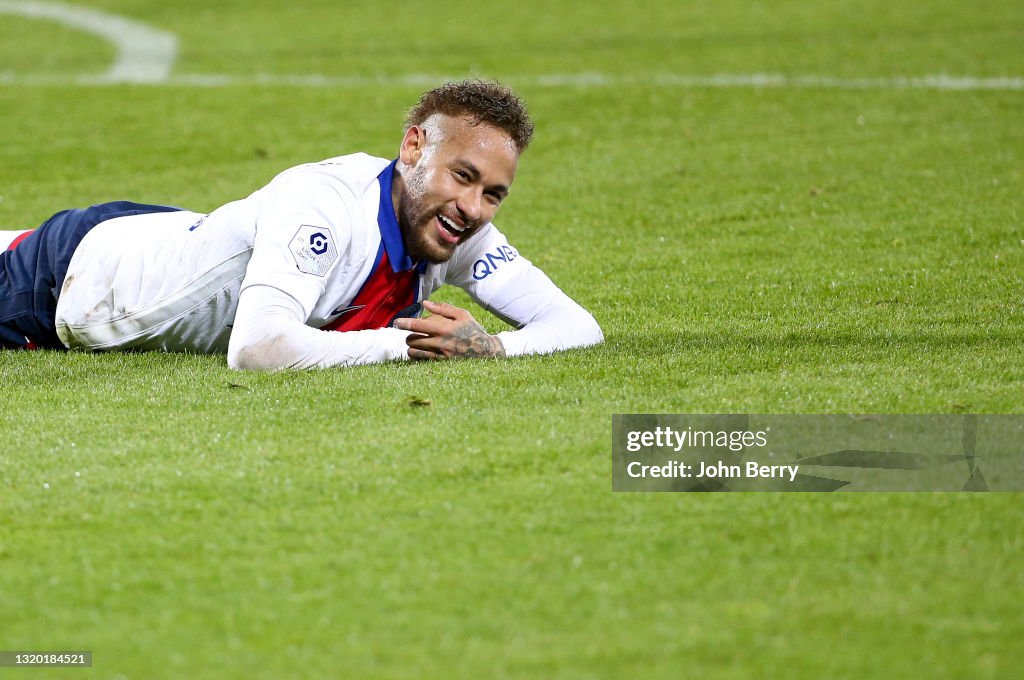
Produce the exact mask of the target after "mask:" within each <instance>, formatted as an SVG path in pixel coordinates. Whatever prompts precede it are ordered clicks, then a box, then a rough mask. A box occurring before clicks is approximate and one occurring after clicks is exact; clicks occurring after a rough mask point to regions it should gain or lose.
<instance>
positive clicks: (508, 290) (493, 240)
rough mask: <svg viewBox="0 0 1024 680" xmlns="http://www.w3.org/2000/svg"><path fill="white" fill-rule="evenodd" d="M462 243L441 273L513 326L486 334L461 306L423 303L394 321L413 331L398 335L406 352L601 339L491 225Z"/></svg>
mask: <svg viewBox="0 0 1024 680" xmlns="http://www.w3.org/2000/svg"><path fill="white" fill-rule="evenodd" d="M465 245H466V247H465V249H464V250H463V251H462V252H461V253H458V254H457V255H456V257H455V258H453V260H452V263H451V266H450V267H449V269H448V273H447V277H446V281H447V282H448V283H451V284H454V285H458V286H460V287H462V288H464V289H465V290H466V291H467V292H468V293H469V295H470V297H472V298H473V300H474V301H476V302H477V304H479V305H480V306H482V307H483V308H484V309H486V310H487V311H489V312H491V313H493V314H495V315H496V316H498V317H499V318H501V319H502V320H504V321H506V322H507V323H509V324H510V325H512V326H515V327H516V330H512V331H505V332H502V333H498V334H497V335H494V336H491V335H488V334H487V333H486V332H485V331H484V329H483V328H482V327H480V325H479V324H478V323H477V322H476V321H475V319H473V317H472V316H471V315H470V313H469V312H467V311H466V310H461V309H459V308H457V307H452V306H451V305H442V306H435V308H434V309H430V308H429V307H428V311H431V312H433V313H434V314H435V316H433V317H429V318H427V319H420V320H408V319H407V320H400V321H399V322H398V323H396V325H398V326H399V327H400V328H403V329H406V330H410V331H413V332H414V334H413V335H410V336H409V337H408V338H407V340H406V342H407V344H408V345H409V356H410V357H411V358H413V359H439V358H457V357H475V356H517V355H523V354H547V353H551V352H557V351H560V350H565V349H570V348H573V347H586V346H588V345H596V344H598V343H600V342H602V341H603V340H604V335H603V334H602V333H601V327H600V326H599V325H598V323H597V321H596V320H595V319H594V317H593V316H592V315H591V314H590V313H589V312H588V311H587V310H585V309H584V308H583V307H581V306H580V305H579V304H578V303H577V302H576V301H574V300H573V299H572V298H570V297H569V296H568V295H566V294H565V293H564V292H563V291H562V290H561V289H560V288H558V286H556V285H555V284H554V283H553V282H552V281H551V279H549V278H548V277H547V276H546V275H545V274H544V272H542V271H541V270H540V269H538V268H537V267H535V266H534V265H533V264H532V263H531V262H529V261H528V260H526V259H525V258H523V257H521V256H519V254H518V253H517V252H516V251H515V249H514V248H512V247H511V246H509V245H508V242H507V241H506V240H505V237H504V236H502V235H501V233H500V232H498V230H497V229H495V228H494V227H493V226H492V227H489V228H488V230H487V232H485V233H481V234H479V236H478V239H477V240H476V241H474V242H470V243H467V244H465ZM431 304H432V303H431Z"/></svg>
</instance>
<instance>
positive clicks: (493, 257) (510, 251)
mask: <svg viewBox="0 0 1024 680" xmlns="http://www.w3.org/2000/svg"><path fill="white" fill-rule="evenodd" d="M517 257H519V253H518V252H516V249H515V248H513V247H512V246H498V247H497V248H495V249H494V250H493V251H491V252H489V253H487V254H486V255H484V256H483V257H481V258H480V259H479V260H477V261H476V262H474V263H473V278H474V279H476V280H477V281H483V280H484V279H486V278H487V277H488V276H490V275H491V274H493V273H494V272H496V271H498V268H499V267H500V266H501V265H503V264H505V263H506V262H511V261H512V260H514V259H516V258H517Z"/></svg>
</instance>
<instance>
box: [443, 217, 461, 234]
mask: <svg viewBox="0 0 1024 680" xmlns="http://www.w3.org/2000/svg"><path fill="white" fill-rule="evenodd" d="M439 217H440V218H441V221H442V222H444V224H445V226H446V227H448V228H449V229H451V230H452V231H454V232H455V233H456V234H461V233H462V232H464V231H465V230H466V228H465V227H462V228H461V229H460V228H459V227H458V226H457V225H456V224H455V223H454V222H452V221H451V220H450V219H448V218H447V217H445V216H444V215H439Z"/></svg>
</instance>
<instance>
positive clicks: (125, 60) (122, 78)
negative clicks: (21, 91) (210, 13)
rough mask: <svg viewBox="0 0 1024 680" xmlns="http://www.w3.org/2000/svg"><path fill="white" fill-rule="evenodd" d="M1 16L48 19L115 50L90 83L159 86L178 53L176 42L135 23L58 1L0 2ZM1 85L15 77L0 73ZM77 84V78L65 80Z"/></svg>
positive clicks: (162, 33)
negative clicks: (110, 61)
mask: <svg viewBox="0 0 1024 680" xmlns="http://www.w3.org/2000/svg"><path fill="white" fill-rule="evenodd" d="M0 14H14V15H17V16H22V17H27V18H30V19H48V20H50V21H55V22H57V23H60V24H64V25H65V26H70V27H71V28H77V29H79V30H81V31H85V32H87V33H92V34H93V35H96V36H99V37H100V38H103V39H104V40H107V41H108V42H110V43H112V44H113V45H114V47H116V48H117V59H116V60H115V61H114V63H113V64H112V65H111V67H110V69H109V70H108V71H107V72H106V73H103V74H101V75H97V76H92V77H91V78H90V79H88V80H89V82H91V83H93V84H107V83H159V82H163V81H165V80H167V77H168V76H169V75H170V73H171V67H172V66H173V65H174V59H175V57H176V56H177V53H178V39H177V38H176V37H175V36H174V34H172V33H168V32H166V31H159V30H156V29H153V28H150V27H149V26H146V25H145V24H142V23H139V22H138V21H132V20H131V19H126V18H125V17H122V16H117V15H115V14H106V13H104V12H99V11H96V10H94V9H88V8H85V7H76V6H74V5H65V4H63V3H58V2H27V1H26V2H15V1H13V0H0ZM0 76H2V82H8V81H11V79H12V78H13V81H11V82H17V80H18V79H17V78H16V77H13V76H10V75H8V74H0ZM64 80H65V81H76V80H78V79H77V78H65V79H64Z"/></svg>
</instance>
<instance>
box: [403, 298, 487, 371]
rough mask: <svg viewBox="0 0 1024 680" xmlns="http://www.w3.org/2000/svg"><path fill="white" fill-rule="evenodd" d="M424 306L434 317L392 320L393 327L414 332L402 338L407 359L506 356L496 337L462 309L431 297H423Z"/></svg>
mask: <svg viewBox="0 0 1024 680" xmlns="http://www.w3.org/2000/svg"><path fill="white" fill-rule="evenodd" d="M423 307H424V309H426V310H427V311H428V312H430V313H431V314H434V315H435V316H429V317H427V318H426V319H396V320H395V328H400V329H402V330H404V331H412V332H413V334H412V335H410V336H409V337H408V338H406V340H405V343H406V344H407V345H409V358H411V359H418V360H425V359H461V358H467V359H468V358H474V357H476V358H479V357H503V356H505V348H504V347H503V346H502V344H501V340H499V339H498V336H496V335H488V334H487V331H485V330H484V329H483V326H481V325H480V324H478V323H477V321H476V319H474V318H473V315H472V314H470V313H469V312H468V311H466V310H465V309H460V308H459V307H455V306H454V305H449V304H445V303H443V302H431V301H430V300H424V301H423Z"/></svg>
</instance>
